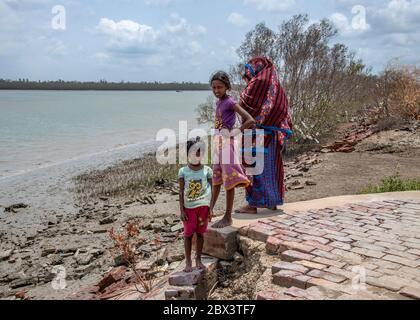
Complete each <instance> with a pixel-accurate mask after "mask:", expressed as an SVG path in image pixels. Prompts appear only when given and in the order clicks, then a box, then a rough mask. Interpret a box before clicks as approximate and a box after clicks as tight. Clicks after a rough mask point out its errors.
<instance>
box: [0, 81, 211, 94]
mask: <svg viewBox="0 0 420 320" xmlns="http://www.w3.org/2000/svg"><path fill="white" fill-rule="evenodd" d="M0 90H144V91H146V90H156V91H158V90H167V91H183V90H210V86H209V85H208V84H207V83H193V82H172V83H161V82H123V81H122V82H107V81H105V80H101V81H99V82H80V81H63V80H57V81H29V80H28V79H18V80H8V79H7V80H5V79H0Z"/></svg>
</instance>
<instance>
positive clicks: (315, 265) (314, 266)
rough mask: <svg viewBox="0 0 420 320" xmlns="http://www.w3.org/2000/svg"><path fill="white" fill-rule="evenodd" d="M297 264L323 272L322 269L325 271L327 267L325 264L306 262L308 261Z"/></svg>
mask: <svg viewBox="0 0 420 320" xmlns="http://www.w3.org/2000/svg"><path fill="white" fill-rule="evenodd" d="M295 263H297V264H300V265H302V266H304V267H307V268H309V269H318V270H322V269H325V268H326V267H327V266H326V265H325V264H320V263H315V262H312V261H306V260H300V261H295Z"/></svg>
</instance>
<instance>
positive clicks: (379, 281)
mask: <svg viewBox="0 0 420 320" xmlns="http://www.w3.org/2000/svg"><path fill="white" fill-rule="evenodd" d="M366 283H367V284H369V285H371V286H374V287H378V288H382V289H386V290H390V291H399V290H401V288H402V287H403V285H402V284H401V283H398V282H396V281H390V280H387V279H384V277H381V278H374V277H367V278H366Z"/></svg>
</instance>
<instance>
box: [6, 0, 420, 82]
mask: <svg viewBox="0 0 420 320" xmlns="http://www.w3.org/2000/svg"><path fill="white" fill-rule="evenodd" d="M298 13H307V14H308V15H309V18H310V21H311V22H317V21H319V20H321V19H323V18H329V19H330V20H331V21H332V22H333V23H334V24H335V25H336V27H337V29H338V31H339V33H338V35H337V37H336V38H334V42H340V43H344V44H346V45H347V46H349V47H350V48H351V49H352V50H354V51H355V53H356V55H357V57H359V58H361V59H363V61H364V62H365V63H366V64H367V65H369V66H371V67H372V68H373V70H374V72H379V71H380V70H382V69H383V68H384V67H385V66H386V65H387V63H388V62H389V61H390V60H391V59H398V61H399V62H400V63H410V64H417V65H419V64H420V55H419V52H420V50H419V49H420V0H113V1H110V0H61V1H59V0H0V78H3V79H18V78H25V79H26V78H29V79H30V80H56V79H63V80H67V81H70V80H78V81H98V80H101V79H105V80H107V81H162V82H169V81H193V82H207V81H208V79H209V77H210V74H211V73H212V72H214V71H216V70H219V69H222V70H223V69H224V70H227V69H228V68H229V66H230V65H232V64H235V63H236V62H238V61H239V60H238V59H239V58H238V56H237V54H236V52H235V50H236V48H238V46H239V45H240V44H241V42H242V41H243V40H244V37H245V34H246V33H247V32H248V31H250V30H251V29H252V28H253V27H254V26H255V25H256V24H257V23H260V22H265V23H266V25H267V26H268V27H270V28H272V29H273V30H278V26H279V25H281V23H282V22H284V21H286V20H288V19H290V18H291V17H292V16H293V15H295V14H298Z"/></svg>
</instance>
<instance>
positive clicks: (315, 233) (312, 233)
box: [294, 228, 326, 237]
mask: <svg viewBox="0 0 420 320" xmlns="http://www.w3.org/2000/svg"><path fill="white" fill-rule="evenodd" d="M294 231H296V232H299V233H303V234H308V235H310V236H315V237H324V236H325V235H326V233H325V232H323V231H319V230H312V229H307V228H296V229H294Z"/></svg>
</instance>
